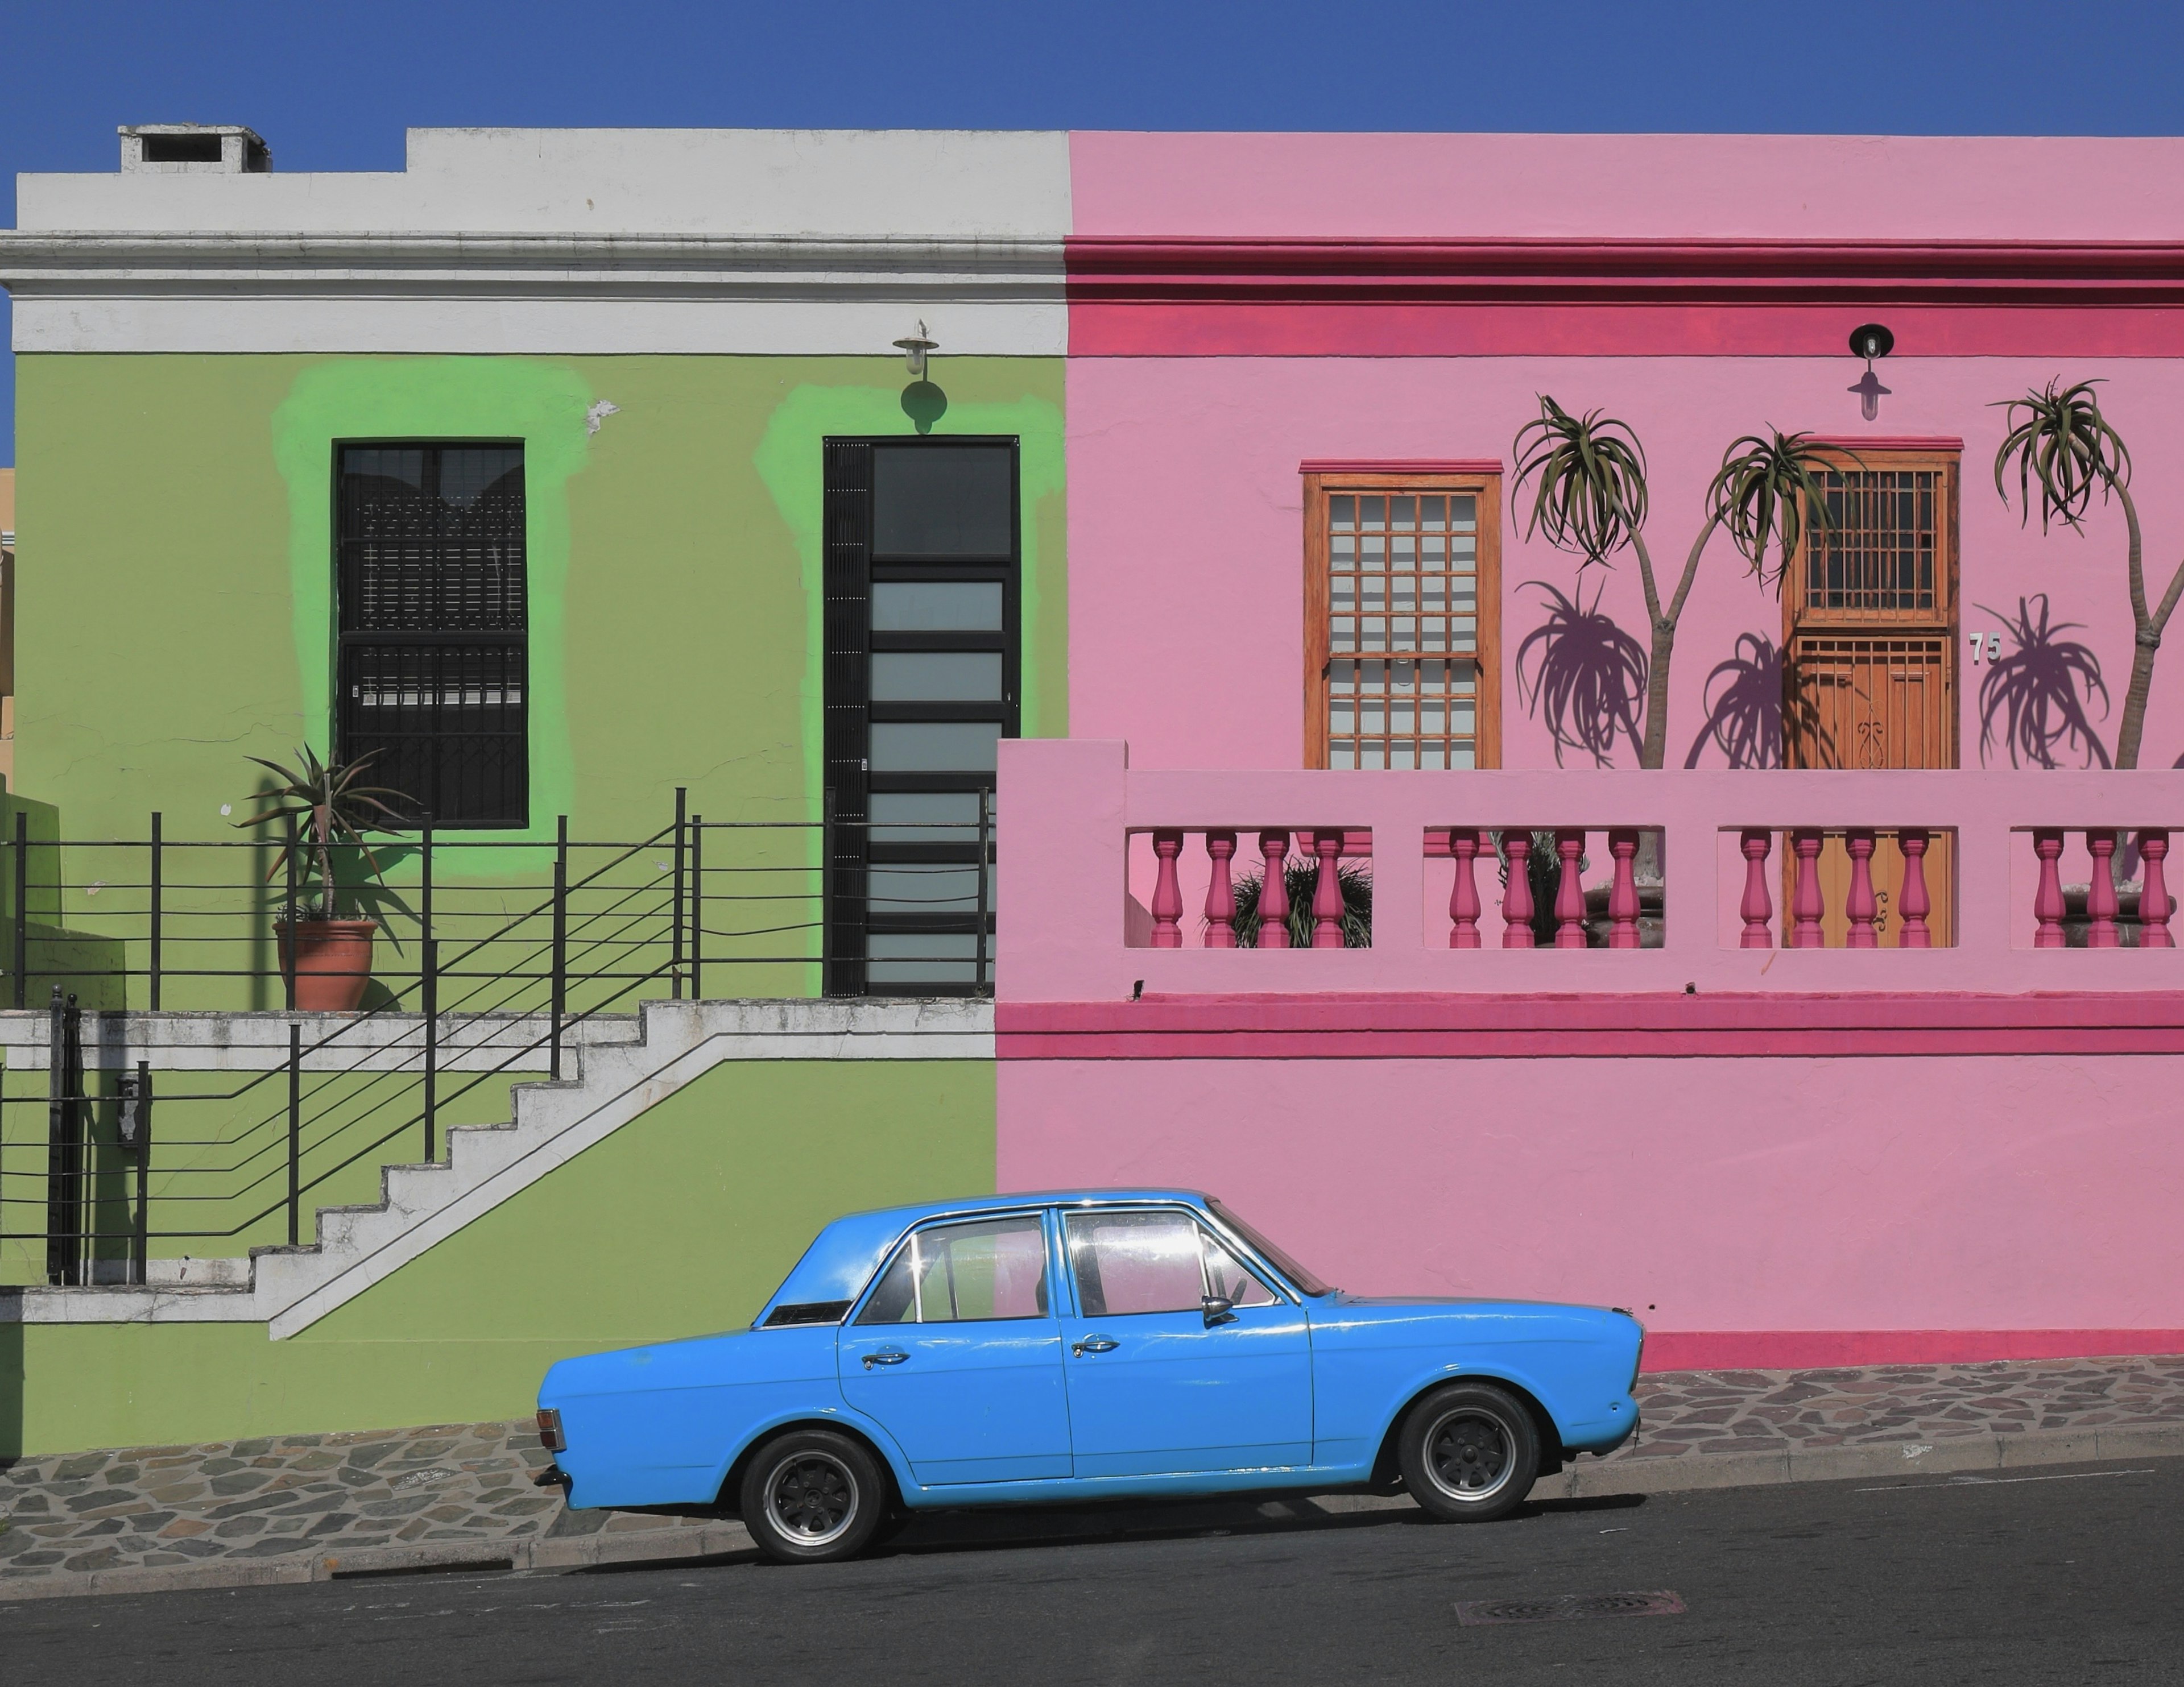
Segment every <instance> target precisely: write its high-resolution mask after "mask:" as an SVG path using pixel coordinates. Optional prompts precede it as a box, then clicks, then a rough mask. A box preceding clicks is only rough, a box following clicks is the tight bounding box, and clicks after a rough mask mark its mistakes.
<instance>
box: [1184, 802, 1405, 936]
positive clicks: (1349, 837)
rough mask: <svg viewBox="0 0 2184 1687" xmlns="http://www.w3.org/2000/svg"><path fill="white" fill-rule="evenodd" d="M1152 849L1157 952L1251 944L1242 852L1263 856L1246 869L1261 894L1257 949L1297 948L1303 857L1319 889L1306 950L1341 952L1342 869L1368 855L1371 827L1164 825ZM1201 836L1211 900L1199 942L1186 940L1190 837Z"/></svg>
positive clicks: (1312, 907) (1315, 889)
mask: <svg viewBox="0 0 2184 1687" xmlns="http://www.w3.org/2000/svg"><path fill="white" fill-rule="evenodd" d="M1146 835H1147V837H1148V838H1149V839H1150V841H1151V846H1152V855H1153V877H1152V886H1151V895H1150V897H1149V899H1148V900H1147V902H1146V908H1147V910H1148V912H1149V913H1150V914H1151V937H1150V938H1149V939H1148V944H1149V946H1150V947H1151V948H1153V949H1185V948H1194V947H1201V946H1202V947H1204V948H1206V949H1239V948H1242V947H1245V944H1244V942H1243V940H1242V938H1240V936H1239V935H1238V933H1237V923H1238V912H1237V901H1236V883H1237V881H1236V877H1235V871H1236V869H1235V861H1236V857H1237V853H1238V851H1239V849H1243V850H1244V851H1245V852H1246V855H1247V859H1248V857H1250V856H1256V858H1257V859H1256V860H1255V861H1253V862H1252V863H1251V866H1250V867H1249V869H1248V870H1247V871H1249V873H1250V875H1251V882H1252V884H1253V885H1254V886H1255V888H1256V895H1257V903H1258V908H1257V915H1256V921H1254V922H1253V923H1254V925H1255V927H1256V935H1255V937H1254V939H1253V941H1252V943H1251V945H1250V946H1251V947H1253V948H1257V949H1288V948H1290V946H1291V943H1290V917H1291V915H1292V914H1293V912H1294V911H1295V910H1294V909H1293V907H1292V905H1291V902H1290V869H1291V866H1292V864H1294V863H1295V861H1296V860H1297V858H1298V857H1299V856H1301V857H1302V858H1303V860H1305V861H1306V862H1307V863H1310V864H1311V866H1312V875H1313V876H1312V895H1311V900H1310V902H1309V903H1308V904H1307V912H1308V913H1309V914H1310V916H1311V918H1312V934H1311V938H1310V942H1309V944H1307V947H1309V948H1312V949H1340V948H1342V947H1343V946H1344V944H1345V942H1346V938H1345V937H1344V933H1343V918H1344V899H1343V891H1342V875H1341V867H1342V864H1343V863H1344V862H1345V861H1350V862H1352V863H1353V864H1354V863H1355V862H1357V861H1360V860H1370V859H1371V857H1372V854H1373V835H1372V833H1371V832H1366V831H1358V830H1355V829H1349V828H1345V827H1324V828H1315V827H1296V828H1290V827H1266V828H1263V829H1261V830H1258V831H1247V830H1245V829H1244V828H1240V827H1239V828H1235V829H1231V830H1218V829H1214V830H1207V831H1203V832H1193V831H1191V830H1190V829H1188V828H1184V827H1173V828H1169V827H1162V828H1160V829H1157V830H1156V831H1153V832H1150V833H1148V834H1146ZM1194 837H1195V838H1197V839H1198V841H1199V843H1200V847H1201V849H1203V851H1204V856H1203V861H1204V874H1205V884H1206V892H1205V899H1204V903H1203V911H1202V917H1201V920H1200V921H1199V925H1198V931H1197V936H1196V939H1195V942H1194V941H1191V940H1190V939H1189V938H1187V937H1186V931H1185V921H1184V908H1185V905H1186V898H1185V895H1184V877H1185V875H1186V870H1187V869H1189V868H1190V867H1192V866H1195V863H1193V862H1192V861H1191V860H1190V839H1191V838H1194Z"/></svg>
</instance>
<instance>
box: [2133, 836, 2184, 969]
mask: <svg viewBox="0 0 2184 1687" xmlns="http://www.w3.org/2000/svg"><path fill="white" fill-rule="evenodd" d="M2168 855H2169V834H2168V833H2167V832H2140V833H2139V834H2138V857H2139V859H2140V860H2142V861H2143V862H2145V863H2146V882H2145V883H2144V884H2143V885H2142V886H2141V887H2140V888H2139V893H2138V946H2139V947H2140V948H2141V949H2174V948H2176V938H2172V937H2171V936H2170V935H2169V916H2170V914H2171V913H2173V912H2174V911H2175V910H2173V909H2172V908H2171V907H2170V903H2169V885H2168V882H2167V881H2166V880H2165V879H2164V878H2163V877H2162V876H2161V864H2162V862H2163V861H2164V860H2166V859H2167V858H2168Z"/></svg>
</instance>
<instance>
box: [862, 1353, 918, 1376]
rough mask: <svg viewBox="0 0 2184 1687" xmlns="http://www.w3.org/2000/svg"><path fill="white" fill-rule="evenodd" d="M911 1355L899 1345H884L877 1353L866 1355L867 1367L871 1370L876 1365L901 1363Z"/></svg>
mask: <svg viewBox="0 0 2184 1687" xmlns="http://www.w3.org/2000/svg"><path fill="white" fill-rule="evenodd" d="M909 1357H910V1356H909V1355H908V1354H907V1353H905V1352H904V1351H903V1350H901V1349H900V1348H899V1347H883V1348H882V1349H880V1350H879V1351H878V1352H877V1353H867V1354H866V1355H865V1369H866V1370H867V1371H869V1370H871V1369H872V1367H873V1366H875V1365H900V1364H901V1363H902V1361H904V1360H905V1359H907V1358H909Z"/></svg>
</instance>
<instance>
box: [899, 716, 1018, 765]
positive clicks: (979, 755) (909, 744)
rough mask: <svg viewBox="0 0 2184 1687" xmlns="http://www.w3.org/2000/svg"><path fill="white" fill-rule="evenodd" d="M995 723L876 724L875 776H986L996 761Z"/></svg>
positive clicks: (997, 726)
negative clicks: (947, 774)
mask: <svg viewBox="0 0 2184 1687" xmlns="http://www.w3.org/2000/svg"><path fill="white" fill-rule="evenodd" d="M1000 741H1001V727H1000V722H999V721H873V722H872V752H871V756H872V771H873V772H875V773H988V772H991V771H993V769H994V767H995V764H996V762H997V760H998V759H999V757H998V753H997V751H996V749H995V746H996V745H997V744H999V743H1000Z"/></svg>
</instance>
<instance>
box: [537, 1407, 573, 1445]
mask: <svg viewBox="0 0 2184 1687" xmlns="http://www.w3.org/2000/svg"><path fill="white" fill-rule="evenodd" d="M538 1445H540V1446H542V1447H543V1448H545V1449H546V1450H547V1451H548V1452H549V1453H558V1452H560V1451H561V1450H563V1449H564V1448H565V1447H566V1446H567V1445H569V1444H568V1443H567V1442H566V1441H565V1440H563V1439H561V1414H560V1412H558V1411H555V1410H554V1408H553V1407H552V1406H540V1407H539V1408H538Z"/></svg>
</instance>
